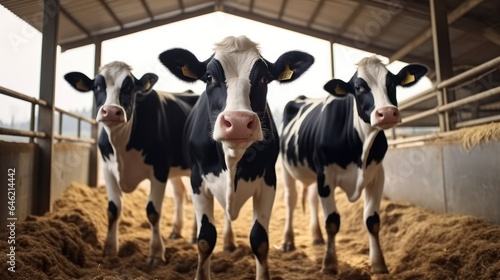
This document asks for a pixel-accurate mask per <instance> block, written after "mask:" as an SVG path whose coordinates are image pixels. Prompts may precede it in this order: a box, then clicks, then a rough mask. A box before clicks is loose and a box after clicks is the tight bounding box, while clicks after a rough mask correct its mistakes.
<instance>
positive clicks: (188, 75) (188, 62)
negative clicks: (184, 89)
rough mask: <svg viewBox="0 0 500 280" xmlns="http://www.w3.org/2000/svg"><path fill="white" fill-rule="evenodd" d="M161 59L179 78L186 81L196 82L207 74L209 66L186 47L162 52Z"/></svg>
mask: <svg viewBox="0 0 500 280" xmlns="http://www.w3.org/2000/svg"><path fill="white" fill-rule="evenodd" d="M159 59H160V61H161V63H162V64H163V65H165V67H167V69H168V70H170V72H172V74H174V75H175V76H176V77H177V78H179V79H181V80H183V81H186V82H195V81H197V80H199V79H201V78H202V77H203V76H205V72H206V71H207V66H206V63H205V62H200V61H199V60H198V59H197V58H196V56H195V55H194V54H192V53H191V52H190V51H188V50H185V49H178V48H177V49H171V50H167V51H164V52H162V53H161V54H160V56H159Z"/></svg>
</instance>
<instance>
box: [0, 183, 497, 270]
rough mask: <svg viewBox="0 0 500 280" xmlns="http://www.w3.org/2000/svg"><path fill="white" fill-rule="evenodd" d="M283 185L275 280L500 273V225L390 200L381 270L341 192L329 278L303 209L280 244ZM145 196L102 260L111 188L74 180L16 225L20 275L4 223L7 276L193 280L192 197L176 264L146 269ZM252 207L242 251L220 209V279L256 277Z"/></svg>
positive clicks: (135, 202) (167, 216)
mask: <svg viewBox="0 0 500 280" xmlns="http://www.w3.org/2000/svg"><path fill="white" fill-rule="evenodd" d="M282 187H283V186H282V183H281V182H278V194H277V197H276V201H275V207H274V211H273V219H272V220H271V226H270V242H271V250H270V255H269V265H270V273H271V277H272V279H274V280H291V279H345V280H354V279H381V280H385V279H398V280H400V279H439V280H442V279H475V280H476V279H488V280H489V279H500V226H498V225H493V224H489V223H486V222H484V221H481V220H478V219H475V218H472V217H467V216H457V215H443V214H435V213H431V212H428V211H425V210H422V209H420V208H417V207H413V206H411V205H408V204H404V203H399V202H394V201H388V200H384V201H383V202H382V211H381V212H382V213H381V219H382V223H383V225H382V229H381V244H382V248H383V250H384V252H385V258H386V262H387V266H388V268H389V271H390V274H389V275H372V274H371V273H370V268H369V265H368V237H367V234H366V232H365V230H364V228H363V222H362V219H361V215H362V200H363V199H360V201H358V202H356V203H354V204H350V203H348V202H347V200H346V198H345V196H344V195H343V194H341V193H338V195H337V201H338V202H337V205H338V209H339V211H340V214H341V223H342V224H341V229H340V233H339V234H338V235H337V239H336V244H337V254H338V258H339V274H338V275H337V276H332V275H323V274H321V273H320V272H319V270H320V268H321V258H322V255H323V247H322V246H319V247H318V246H317V247H313V246H312V245H311V239H310V234H309V230H308V222H309V218H308V214H307V212H306V213H305V214H302V211H301V209H298V211H296V215H295V225H296V229H295V232H296V245H297V250H296V251H294V252H291V253H283V252H281V251H279V250H277V249H275V247H276V246H278V245H279V243H280V242H281V240H282V225H283V224H284V217H285V214H284V213H285V211H284V204H283V196H282V194H283V193H282ZM146 199H147V191H146V190H143V189H140V190H138V191H136V192H134V193H132V194H126V195H125V197H124V201H125V206H124V210H123V215H122V222H121V227H120V234H121V235H120V251H119V255H118V256H117V257H115V258H110V259H103V258H102V257H101V250H102V246H103V240H104V236H105V233H106V228H107V217H106V205H107V203H106V201H107V199H106V192H105V189H104V188H103V187H99V188H89V187H87V186H84V185H78V184H74V185H72V186H71V187H70V188H69V189H68V190H67V191H66V192H65V193H64V195H63V197H62V198H61V199H60V200H58V201H57V203H56V204H55V206H54V210H53V211H52V212H50V213H47V214H46V215H45V216H42V217H29V218H28V220H27V221H25V222H22V223H21V222H20V223H18V224H17V227H16V272H15V273H10V272H8V271H7V263H6V254H5V253H4V252H5V251H4V249H5V248H8V244H7V242H6V240H7V232H6V230H5V229H4V228H3V229H2V232H1V234H0V248H2V254H1V256H0V261H1V271H0V279H176V280H179V279H194V272H195V268H196V263H197V253H196V248H195V246H194V245H192V244H190V243H189V242H188V241H187V238H188V237H189V236H190V235H191V225H192V219H193V214H192V212H191V209H192V205H191V203H188V204H187V207H186V210H185V216H186V218H187V221H185V224H184V231H183V236H184V237H185V239H178V240H167V239H166V240H165V244H166V247H167V250H166V259H167V263H166V264H165V265H162V266H160V267H157V268H155V269H151V270H150V269H147V266H146V258H147V253H148V242H149V234H150V231H149V224H148V223H147V220H146V216H145V210H144V208H145V203H146ZM172 204H173V203H172V200H171V199H170V198H167V199H166V200H165V203H164V208H163V213H164V215H163V220H162V224H163V236H164V237H166V236H168V235H169V234H170V230H171V223H170V221H171V217H172ZM217 205H218V204H217ZM299 205H300V203H299ZM299 207H300V206H299ZM306 208H307V207H306ZM251 210H252V209H251V203H247V204H246V205H245V208H244V209H243V210H242V212H241V214H240V217H239V219H238V220H237V221H236V222H235V223H234V227H233V228H234V231H235V236H236V240H237V245H238V248H237V250H236V251H235V252H232V253H227V252H223V251H222V245H221V244H222V221H223V214H222V211H221V209H220V207H218V206H217V207H216V217H217V218H218V220H219V221H220V224H219V225H218V232H219V237H218V241H217V242H218V243H217V247H216V249H215V253H214V256H213V258H212V278H213V279H231V280H235V279H254V278H255V272H254V270H255V264H254V258H253V256H252V254H251V250H250V247H249V241H248V233H249V230H250V223H251V218H252V213H251ZM306 211H307V210H306Z"/></svg>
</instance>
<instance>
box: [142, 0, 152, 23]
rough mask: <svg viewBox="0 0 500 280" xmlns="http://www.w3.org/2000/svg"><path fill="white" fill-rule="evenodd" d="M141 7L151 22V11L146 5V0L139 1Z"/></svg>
mask: <svg viewBox="0 0 500 280" xmlns="http://www.w3.org/2000/svg"><path fill="white" fill-rule="evenodd" d="M141 3H142V6H143V7H144V10H145V11H146V14H148V17H149V18H150V19H151V20H153V18H154V16H153V13H152V12H151V9H150V8H149V5H148V3H146V0H141Z"/></svg>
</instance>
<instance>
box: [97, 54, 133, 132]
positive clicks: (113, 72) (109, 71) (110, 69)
mask: <svg viewBox="0 0 500 280" xmlns="http://www.w3.org/2000/svg"><path fill="white" fill-rule="evenodd" d="M131 70H132V69H131V68H130V66H128V65H127V64H125V63H123V62H120V61H115V62H111V63H109V64H106V65H104V66H103V67H101V69H100V71H99V74H101V75H102V76H103V77H104V81H105V82H106V101H105V102H104V104H103V106H110V105H111V106H117V107H120V108H121V109H122V110H123V108H122V107H121V105H120V88H121V86H122V84H123V80H125V78H126V77H127V76H129V75H130V71H131ZM122 113H123V117H124V118H125V122H127V121H128V120H127V114H125V110H123V112H122ZM101 120H102V106H101V108H99V111H98V112H97V117H96V121H97V122H99V121H101Z"/></svg>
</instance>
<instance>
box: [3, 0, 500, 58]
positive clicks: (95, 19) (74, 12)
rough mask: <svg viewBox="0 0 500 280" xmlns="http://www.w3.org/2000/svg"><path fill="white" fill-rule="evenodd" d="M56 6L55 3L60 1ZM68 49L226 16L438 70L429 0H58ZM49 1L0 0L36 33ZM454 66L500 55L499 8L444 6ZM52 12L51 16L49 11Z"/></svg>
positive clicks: (460, 1)
mask: <svg viewBox="0 0 500 280" xmlns="http://www.w3.org/2000/svg"><path fill="white" fill-rule="evenodd" d="M54 1H56V0H54ZM59 2H60V5H61V10H60V20H59V33H58V44H59V45H60V46H61V48H62V49H63V50H67V49H71V48H75V47H79V46H83V45H87V44H91V43H93V42H96V41H104V40H107V39H111V38H115V37H119V36H122V35H127V34H131V33H134V32H138V31H142V30H145V29H148V28H152V27H156V26H161V25H164V24H168V23H172V22H176V21H179V20H183V19H187V18H192V17H196V16H199V15H204V14H209V13H212V12H214V11H222V12H225V13H228V14H232V15H236V16H240V17H243V18H248V19H252V20H256V21H259V22H263V23H267V24H271V25H274V26H278V27H282V28H285V29H289V30H293V31H296V32H300V33H303V34H307V35H310V36H314V37H318V38H322V39H325V40H329V41H330V42H332V43H340V44H343V45H346V46H350V47H354V48H359V49H363V50H366V51H369V52H374V53H377V54H380V55H384V56H387V57H389V58H390V60H391V61H393V60H402V61H407V62H420V63H424V64H426V65H429V66H431V67H432V66H433V65H434V62H433V46H432V38H431V32H430V29H431V22H430V18H431V17H430V8H429V1H428V0H412V1H407V0H367V1H355V0H276V1H274V0H273V1H270V0H216V1H206V0H175V1H174V0H170V1H168V0H167V1H166V0H86V1H70V0H59ZM42 3H43V2H42V1H33V0H0V4H2V5H3V6H5V7H6V8H7V9H9V10H10V11H12V12H13V13H14V14H16V15H17V16H18V17H20V18H22V19H24V20H25V21H26V22H28V23H29V24H30V25H32V26H33V27H35V28H36V29H38V30H41V27H42V22H43V20H42V17H41V15H42V14H43V10H42V7H43V4H42ZM446 5H447V10H448V22H449V26H450V29H449V36H450V43H451V45H452V61H453V65H454V67H458V68H459V67H462V68H463V67H470V66H476V65H479V64H481V63H483V62H486V61H488V60H490V59H492V58H495V57H498V56H499V55H500V47H499V45H500V17H499V16H498V14H499V13H500V1H498V0H465V1H464V0H446ZM49 12H50V11H49Z"/></svg>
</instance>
